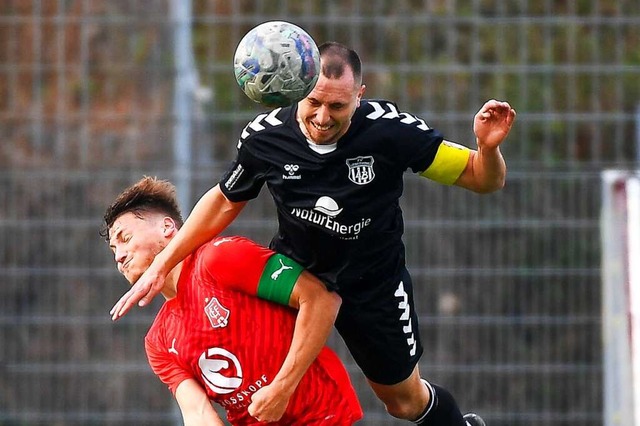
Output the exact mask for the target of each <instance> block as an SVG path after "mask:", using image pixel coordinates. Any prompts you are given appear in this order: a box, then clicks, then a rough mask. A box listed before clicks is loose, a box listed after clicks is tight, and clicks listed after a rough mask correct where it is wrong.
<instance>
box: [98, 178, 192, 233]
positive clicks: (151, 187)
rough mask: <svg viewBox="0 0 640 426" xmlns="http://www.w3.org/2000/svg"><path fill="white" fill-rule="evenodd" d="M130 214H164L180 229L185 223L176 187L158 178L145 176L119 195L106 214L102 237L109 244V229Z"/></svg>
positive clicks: (140, 215) (139, 215) (101, 231)
mask: <svg viewBox="0 0 640 426" xmlns="http://www.w3.org/2000/svg"><path fill="white" fill-rule="evenodd" d="M128 212H132V213H133V214H135V215H136V216H138V217H142V213H146V212H157V213H162V214H165V215H167V216H169V217H170V218H172V219H173V220H174V221H175V222H176V226H177V227H178V228H180V227H182V224H183V223H184V221H183V219H182V214H181V213H180V208H179V207H178V202H177V200H176V187H175V186H174V185H173V184H172V183H171V182H169V181H167V180H161V179H158V178H156V177H149V176H145V177H143V178H142V179H140V180H139V181H138V182H136V183H135V184H133V185H131V186H130V187H129V188H127V189H125V190H124V191H123V192H122V193H121V194H120V195H118V197H117V198H116V199H115V201H114V202H113V204H111V205H110V206H109V207H108V208H107V211H106V212H105V214H104V224H103V228H102V229H101V230H100V236H102V237H104V238H105V240H106V241H107V242H108V241H109V229H111V227H112V226H113V223H114V222H115V221H116V219H118V217H120V216H121V215H123V214H124V213H128Z"/></svg>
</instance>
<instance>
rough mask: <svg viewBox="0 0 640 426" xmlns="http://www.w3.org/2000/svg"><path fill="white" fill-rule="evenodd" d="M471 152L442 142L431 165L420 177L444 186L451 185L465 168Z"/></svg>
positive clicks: (459, 146) (465, 148)
mask: <svg viewBox="0 0 640 426" xmlns="http://www.w3.org/2000/svg"><path fill="white" fill-rule="evenodd" d="M469 155H471V150H470V149H469V148H467V147H465V146H462V145H458V144H457V143H453V142H449V141H442V143H441V144H440V146H439V147H438V152H436V156H435V158H434V159H433V162H432V163H431V165H430V166H429V167H428V168H427V170H425V171H424V172H422V173H420V176H424V177H426V178H429V179H431V180H434V181H436V182H438V183H442V184H444V185H453V184H454V183H455V181H456V180H457V179H458V178H459V177H460V175H461V174H462V172H463V171H464V168H465V167H467V162H468V161H469Z"/></svg>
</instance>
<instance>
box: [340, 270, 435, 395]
mask: <svg viewBox="0 0 640 426" xmlns="http://www.w3.org/2000/svg"><path fill="white" fill-rule="evenodd" d="M336 328H337V329H338V331H339V332H340V335H341V336H342V338H343V340H344V341H345V343H346V345H347V347H348V348H349V351H350V352H351V355H352V356H353V358H354V360H355V361H356V363H357V364H358V366H359V367H360V368H361V369H362V371H363V372H364V374H365V376H366V377H367V379H369V380H370V381H373V382H375V383H380V384H383V385H393V384H397V383H400V382H402V381H403V380H405V379H407V378H408V377H409V376H410V375H411V373H412V372H413V369H414V367H415V366H416V364H417V363H418V360H419V359H420V356H421V355H422V344H421V342H420V334H419V331H418V316H417V313H416V311H415V308H414V302H413V287H412V283H411V277H410V275H409V273H408V272H407V271H402V273H401V274H399V275H398V276H397V277H395V279H394V280H393V281H390V284H389V285H385V286H384V287H383V288H380V289H379V290H377V291H376V293H375V297H369V298H368V299H367V302H366V303H352V302H350V301H349V300H344V299H343V303H342V307H341V309H340V313H339V315H338V318H337V320H336Z"/></svg>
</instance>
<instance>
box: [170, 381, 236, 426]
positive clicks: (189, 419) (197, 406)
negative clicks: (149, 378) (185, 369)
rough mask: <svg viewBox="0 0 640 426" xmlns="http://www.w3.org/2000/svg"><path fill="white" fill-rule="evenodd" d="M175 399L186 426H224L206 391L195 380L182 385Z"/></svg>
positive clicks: (177, 390) (179, 386)
mask: <svg viewBox="0 0 640 426" xmlns="http://www.w3.org/2000/svg"><path fill="white" fill-rule="evenodd" d="M175 397H176V401H177V402H178V406H179V407H180V412H181V413H182V420H183V422H184V425H185V426H202V425H207V426H209V425H211V426H224V422H223V421H222V419H220V416H218V413H216V411H215V410H214V409H213V407H212V406H211V401H209V398H208V397H207V394H206V393H205V391H204V389H202V387H201V386H200V385H199V384H198V383H197V382H196V381H195V380H193V379H188V380H185V381H184V382H182V383H180V384H179V385H178V388H177V389H176V394H175Z"/></svg>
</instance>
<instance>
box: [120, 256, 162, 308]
mask: <svg viewBox="0 0 640 426" xmlns="http://www.w3.org/2000/svg"><path fill="white" fill-rule="evenodd" d="M155 264H156V261H154V262H151V265H149V268H148V269H147V270H146V271H145V272H144V273H143V274H142V275H141V276H140V278H139V279H138V281H136V282H135V284H133V286H131V288H130V289H129V291H127V292H126V293H125V294H124V295H122V297H121V298H120V300H118V302H116V304H115V305H113V308H111V311H109V314H110V315H111V319H112V320H113V321H116V320H118V319H120V318H122V317H123V316H125V315H126V314H127V312H129V310H131V308H132V307H133V305H135V304H136V303H137V304H138V306H146V305H148V304H149V303H151V301H152V300H153V298H154V297H156V296H157V295H158V293H160V291H161V290H162V287H163V286H164V281H165V279H166V277H167V276H166V274H165V273H163V272H162V270H161V269H160V268H159V267H157V266H155Z"/></svg>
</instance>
